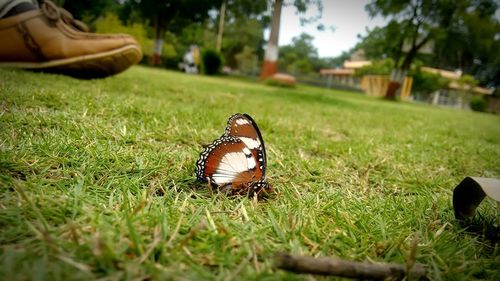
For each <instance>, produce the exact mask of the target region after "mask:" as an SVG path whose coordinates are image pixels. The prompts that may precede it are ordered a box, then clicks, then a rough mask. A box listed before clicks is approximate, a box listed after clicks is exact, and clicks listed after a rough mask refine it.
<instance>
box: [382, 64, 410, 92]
mask: <svg viewBox="0 0 500 281" xmlns="http://www.w3.org/2000/svg"><path fill="white" fill-rule="evenodd" d="M406 72H407V71H406V70H405V69H398V68H394V69H393V70H392V71H391V76H390V78H389V85H388V86H387V91H386V92H385V97H384V98H385V99H388V100H395V99H396V92H397V90H398V89H399V88H400V87H401V85H402V84H403V81H404V79H405V76H406Z"/></svg>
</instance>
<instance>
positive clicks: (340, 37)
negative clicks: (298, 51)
mask: <svg viewBox="0 0 500 281" xmlns="http://www.w3.org/2000/svg"><path fill="white" fill-rule="evenodd" d="M368 2H370V1H369V0H323V16H322V18H321V19H320V20H319V21H318V22H317V23H313V24H308V25H305V26H301V25H300V20H299V15H297V14H296V9H295V7H294V6H293V5H289V6H284V7H283V8H282V11H281V22H280V35H279V42H278V44H279V45H280V46H283V45H287V44H290V43H291V42H292V38H293V37H295V36H298V35H300V34H301V33H302V32H305V33H308V34H310V35H312V36H313V37H314V41H313V44H314V46H315V47H316V48H317V49H318V55H319V56H320V57H335V56H338V55H340V54H341V53H342V51H348V50H349V49H350V48H352V47H354V45H356V43H357V42H358V41H359V39H358V37H357V35H358V34H361V35H366V27H368V28H370V29H372V28H374V27H375V26H384V25H385V23H386V22H387V21H386V20H384V19H383V18H381V17H377V18H374V19H370V16H369V15H368V13H367V12H366V11H365V5H366V4H367V3H368ZM317 14H318V11H317V8H316V6H313V7H311V8H310V9H308V12H307V14H306V16H314V15H317ZM318 23H322V24H324V26H325V27H326V28H325V31H318V30H317V29H316V26H317V25H318ZM330 26H333V27H334V28H335V31H333V32H332V30H331V29H330V28H329V27H330ZM264 36H265V38H268V37H269V34H268V33H267V34H265V35H264Z"/></svg>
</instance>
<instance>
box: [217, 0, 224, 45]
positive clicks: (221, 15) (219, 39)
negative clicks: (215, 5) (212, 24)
mask: <svg viewBox="0 0 500 281" xmlns="http://www.w3.org/2000/svg"><path fill="white" fill-rule="evenodd" d="M225 16H226V0H224V1H222V5H221V6H220V12H219V30H218V33H217V43H216V45H215V49H216V50H217V52H220V50H221V48H222V34H223V33H224V17H225Z"/></svg>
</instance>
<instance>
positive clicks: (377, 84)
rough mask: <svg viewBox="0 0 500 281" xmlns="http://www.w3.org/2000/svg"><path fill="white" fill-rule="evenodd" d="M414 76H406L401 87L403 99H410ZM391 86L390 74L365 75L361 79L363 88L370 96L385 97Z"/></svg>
mask: <svg viewBox="0 0 500 281" xmlns="http://www.w3.org/2000/svg"><path fill="white" fill-rule="evenodd" d="M412 84H413V78H412V77H409V76H406V77H405V79H404V81H403V86H402V87H401V95H400V97H401V99H402V100H409V99H410V93H411V87H412ZM388 86H389V76H388V75H365V76H363V78H362V79H361V88H362V89H363V90H364V91H365V92H366V94H367V95H368V96H375V97H383V96H384V95H385V92H386V91H387V87H388Z"/></svg>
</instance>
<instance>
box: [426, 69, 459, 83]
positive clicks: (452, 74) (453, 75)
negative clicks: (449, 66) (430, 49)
mask: <svg viewBox="0 0 500 281" xmlns="http://www.w3.org/2000/svg"><path fill="white" fill-rule="evenodd" d="M420 70H422V71H424V72H427V73H433V74H439V75H441V76H442V77H444V78H448V79H452V80H458V79H460V76H461V73H458V72H455V71H449V70H444V69H438V68H432V67H427V66H422V67H420Z"/></svg>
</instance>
